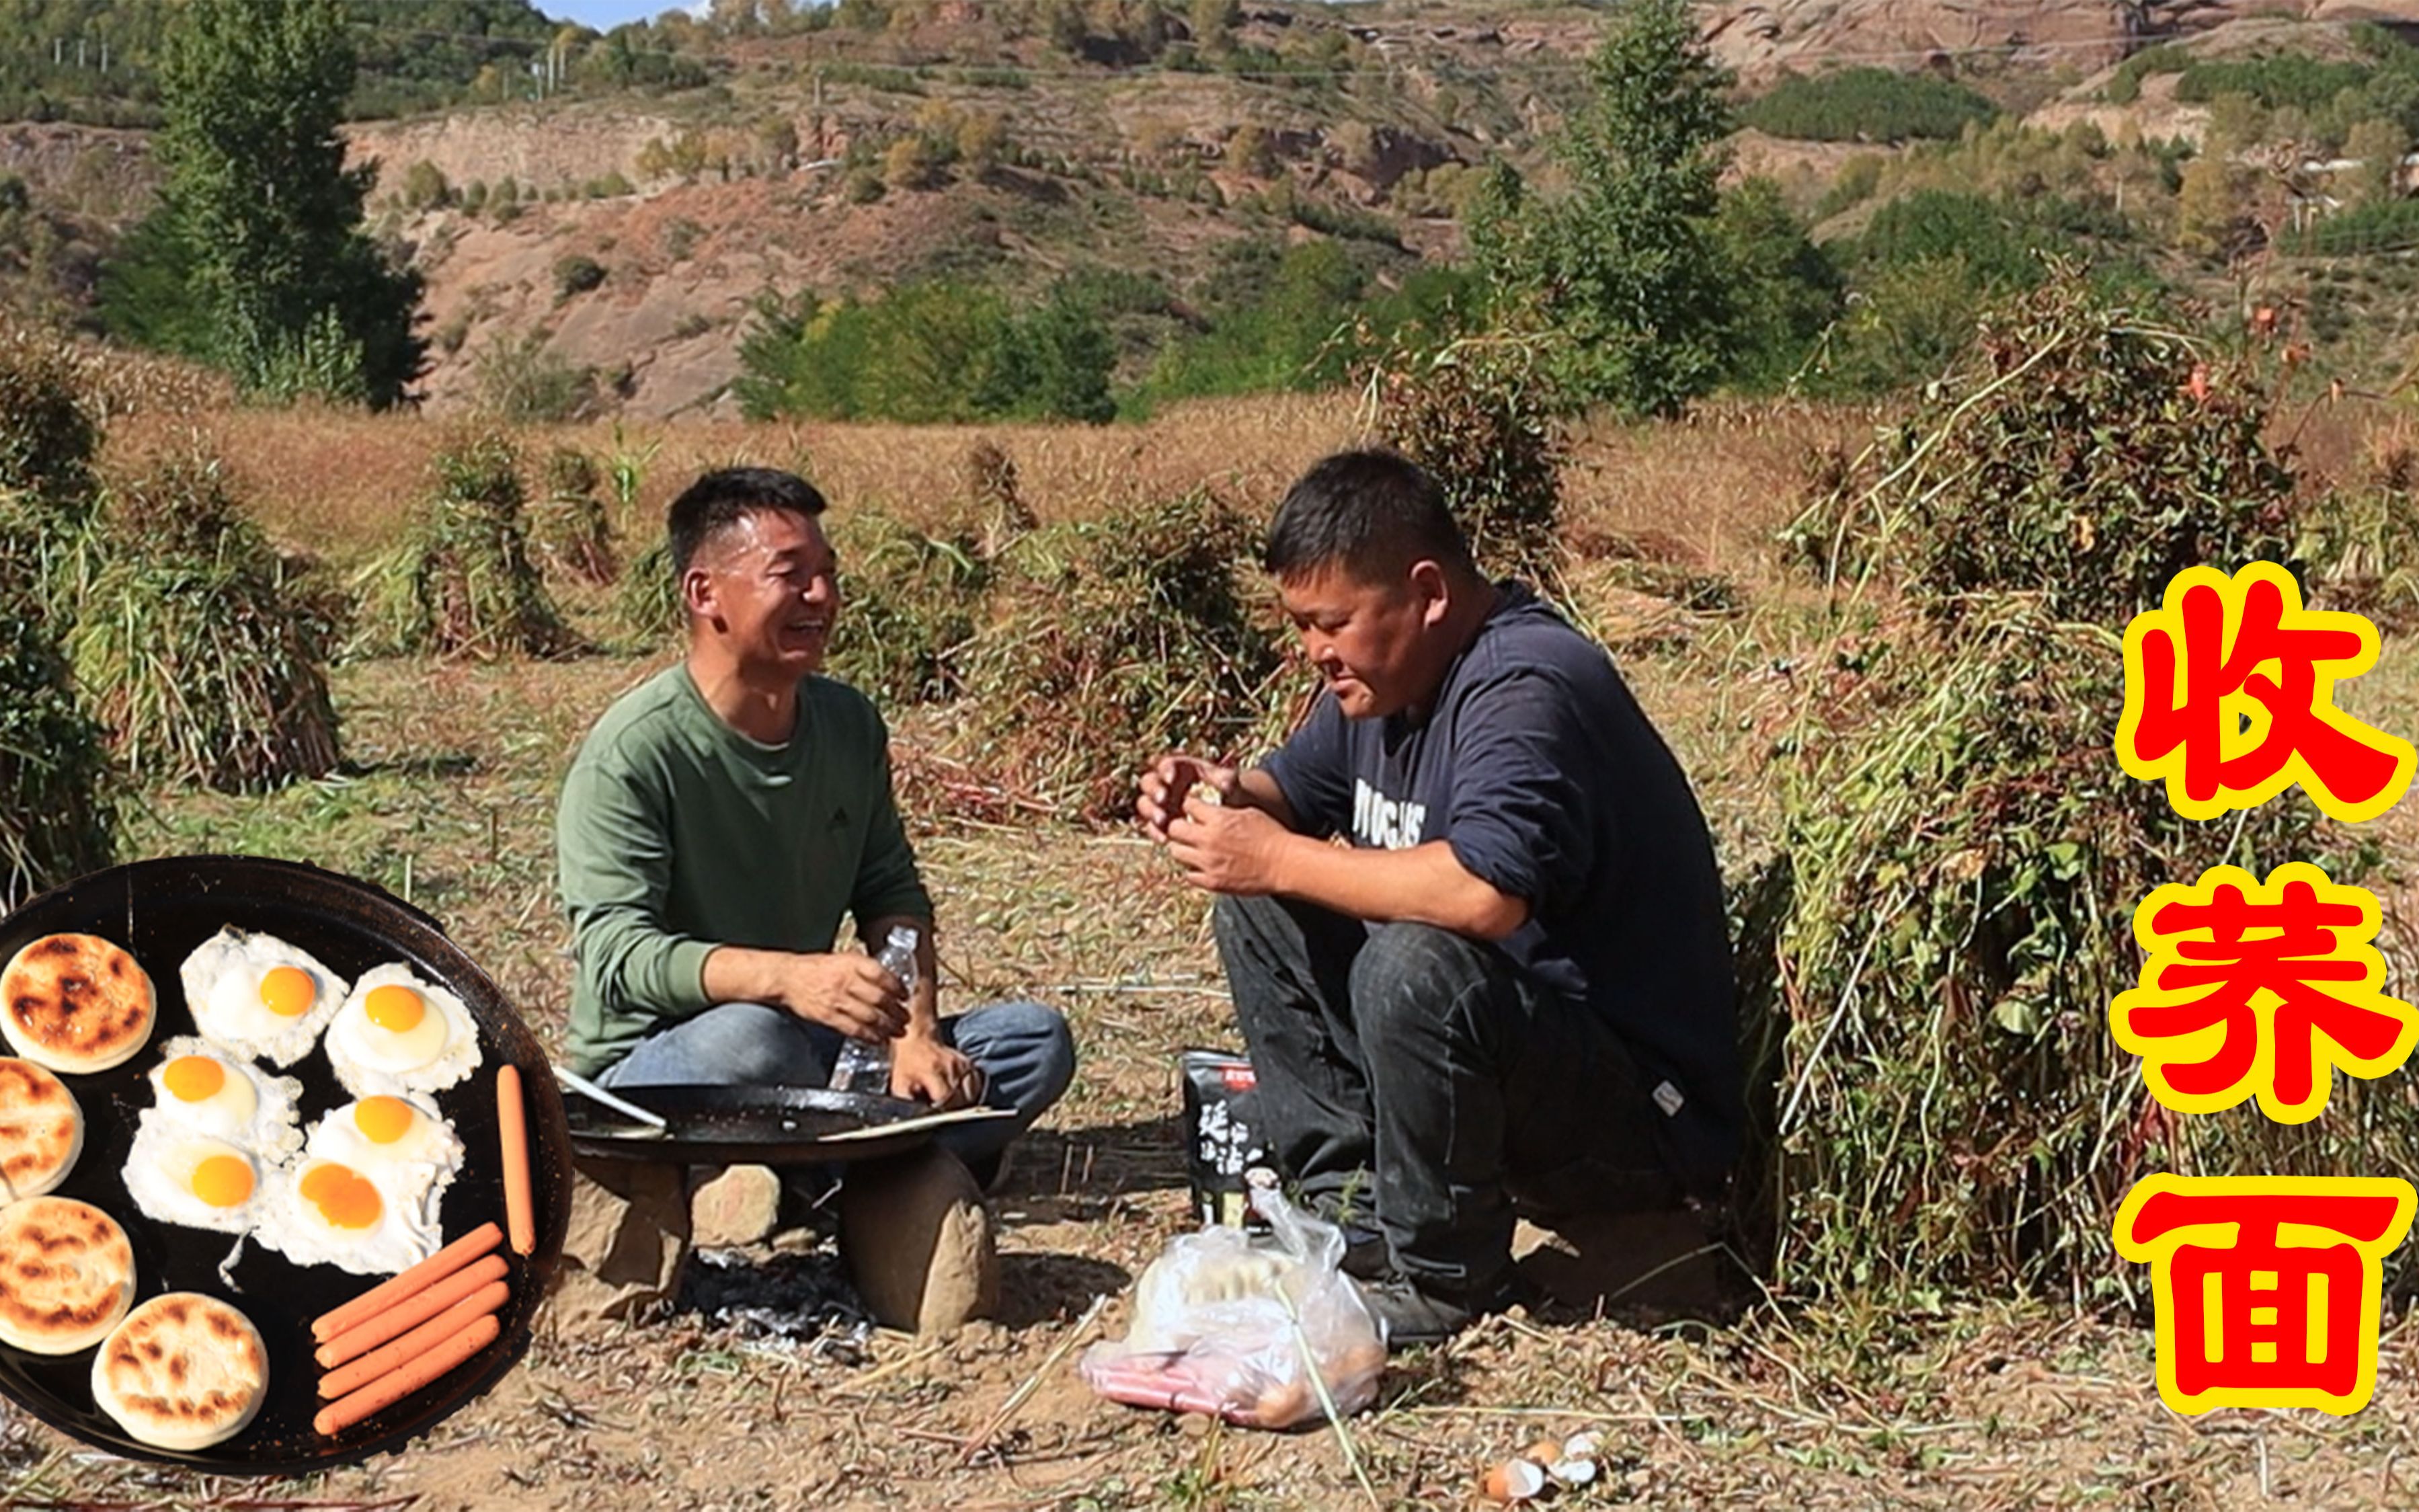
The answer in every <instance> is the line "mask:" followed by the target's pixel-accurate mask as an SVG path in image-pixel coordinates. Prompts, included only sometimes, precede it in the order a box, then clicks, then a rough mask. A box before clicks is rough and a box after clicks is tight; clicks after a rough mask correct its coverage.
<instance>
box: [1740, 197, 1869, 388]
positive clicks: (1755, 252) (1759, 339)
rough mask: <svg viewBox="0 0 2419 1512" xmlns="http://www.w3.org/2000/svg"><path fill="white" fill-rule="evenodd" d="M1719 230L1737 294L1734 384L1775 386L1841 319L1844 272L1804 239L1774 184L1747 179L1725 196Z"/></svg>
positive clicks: (1800, 225) (1803, 228) (1800, 224)
mask: <svg viewBox="0 0 2419 1512" xmlns="http://www.w3.org/2000/svg"><path fill="white" fill-rule="evenodd" d="M1714 225H1715V231H1716V234H1717V236H1718V238H1719V239H1720V242H1721V248H1722V258H1723V261H1724V263H1725V264H1726V265H1727V266H1728V267H1729V269H1730V271H1731V277H1732V280H1733V282H1732V287H1733V290H1734V291H1735V294H1734V299H1733V305H1734V309H1735V311H1736V323H1735V324H1734V325H1733V328H1732V329H1733V332H1734V335H1733V346H1732V358H1731V361H1732V367H1731V374H1730V376H1731V378H1732V381H1733V382H1735V383H1738V384H1740V385H1742V386H1744V387H1747V388H1749V389H1765V388H1774V387H1778V386H1780V384H1783V383H1786V382H1787V381H1789V379H1790V378H1791V377H1792V376H1793V375H1794V374H1795V373H1796V372H1797V371H1798V369H1799V368H1800V367H1802V366H1803V365H1804V364H1805V362H1806V358H1807V356H1808V354H1809V353H1810V352H1811V351H1812V350H1813V349H1814V345H1815V343H1816V342H1818V341H1820V340H1821V339H1822V336H1823V332H1825V331H1826V329H1828V328H1829V326H1830V324H1831V322H1832V321H1833V320H1836V319H1837V318H1839V315H1840V310H1841V301H1842V291H1841V280H1840V273H1839V270H1837V269H1835V268H1833V267H1832V266H1831V260H1830V259H1829V258H1828V257H1826V256H1825V255H1823V250H1822V249H1821V248H1820V247H1817V246H1815V245H1814V243H1813V242H1811V241H1810V240H1809V239H1807V236H1806V225H1805V223H1804V222H1802V221H1800V220H1799V219H1798V218H1797V215H1796V212H1795V211H1794V210H1792V209H1791V208H1789V201H1788V199H1787V197H1786V196H1785V195H1783V194H1782V193H1781V191H1780V184H1778V183H1776V182H1775V181H1773V180H1772V179H1770V178H1765V177H1754V178H1749V179H1747V180H1746V181H1745V182H1743V183H1741V184H1740V185H1739V186H1738V187H1737V188H1736V189H1733V190H1732V191H1731V192H1730V193H1727V194H1725V195H1723V196H1722V208H1721V213H1720V214H1719V215H1718V216H1717V217H1716V218H1715V222H1714Z"/></svg>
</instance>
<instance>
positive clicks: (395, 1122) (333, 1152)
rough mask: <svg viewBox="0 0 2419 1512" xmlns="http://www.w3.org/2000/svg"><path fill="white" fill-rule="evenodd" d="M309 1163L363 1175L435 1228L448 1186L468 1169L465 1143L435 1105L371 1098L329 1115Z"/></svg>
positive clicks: (318, 1128)
mask: <svg viewBox="0 0 2419 1512" xmlns="http://www.w3.org/2000/svg"><path fill="white" fill-rule="evenodd" d="M306 1158H308V1159H312V1160H331V1161H334V1162H336V1163H337V1164H339V1165H347V1166H350V1167H351V1168H352V1169H354V1170H357V1171H360V1172H362V1174H364V1175H366V1176H368V1177H370V1178H371V1179H372V1180H376V1181H377V1183H378V1185H379V1186H380V1187H381V1188H382V1189H383V1190H385V1191H387V1192H390V1193H392V1194H393V1196H394V1197H395V1199H396V1200H397V1201H398V1202H400V1203H402V1204H403V1205H404V1206H406V1207H408V1208H410V1209H413V1210H414V1211H425V1212H426V1213H427V1215H428V1217H429V1220H430V1221H431V1222H432V1223H433V1222H435V1221H436V1220H437V1218H438V1214H439V1204H440V1201H441V1199H442V1197H443V1195H444V1192H445V1187H446V1184H447V1183H448V1182H450V1181H452V1180H454V1175H455V1172H456V1171H459V1170H460V1169H461V1168H462V1141H461V1140H460V1139H458V1138H456V1137H455V1134H454V1130H453V1129H452V1127H451V1126H449V1125H448V1124H447V1123H446V1122H445V1120H444V1119H443V1118H442V1117H441V1116H440V1115H439V1113H438V1111H437V1109H436V1107H435V1106H434V1105H432V1104H430V1103H424V1102H422V1101H420V1100H418V1099H416V1098H408V1097H390V1096H371V1097H365V1098H362V1100H361V1101H360V1102H358V1103H345V1104H344V1105H343V1106H341V1107H337V1108H332V1109H331V1110H329V1112H328V1114H327V1116H326V1117H324V1118H322V1119H320V1120H319V1121H318V1123H316V1125H314V1126H313V1127H312V1130H311V1141H310V1144H309V1145H308V1147H307V1148H306Z"/></svg>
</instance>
